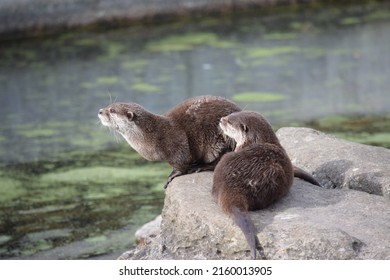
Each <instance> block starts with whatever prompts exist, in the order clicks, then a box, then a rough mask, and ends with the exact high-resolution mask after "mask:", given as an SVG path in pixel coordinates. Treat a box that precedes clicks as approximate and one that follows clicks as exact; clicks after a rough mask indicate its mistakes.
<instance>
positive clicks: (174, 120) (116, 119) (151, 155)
mask: <svg viewBox="0 0 390 280" xmlns="http://www.w3.org/2000/svg"><path fill="white" fill-rule="evenodd" d="M240 110H241V109H240V107H238V106H237V105H236V104H235V103H233V102H231V101H229V100H227V99H225V98H223V97H217V96H199V97H194V98H190V99H187V100H185V101H183V102H182V103H180V104H178V105H177V106H175V107H174V108H172V109H171V110H170V111H169V112H168V113H166V114H164V115H157V114H153V113H151V112H149V111H147V110H146V109H145V108H143V107H142V106H140V105H138V104H136V103H113V104H111V105H109V106H107V107H106V108H104V109H100V111H99V114H98V116H99V118H100V120H101V123H102V124H103V125H104V126H107V127H109V128H112V129H113V130H115V131H117V132H119V134H121V135H122V136H123V138H125V140H126V141H127V142H128V143H129V145H130V146H131V147H133V148H134V150H136V151H137V152H138V153H139V154H140V155H141V156H142V157H144V158H145V159H147V160H151V161H154V160H161V161H166V162H168V163H169V165H171V166H172V168H173V170H172V173H171V174H170V175H169V177H168V179H167V181H166V183H165V185H164V187H165V188H166V187H167V186H168V184H169V183H170V182H171V181H172V180H173V179H174V178H175V177H177V176H180V175H183V174H188V173H193V172H199V171H206V170H210V171H212V170H213V169H214V167H215V165H216V163H217V162H218V160H219V159H220V157H221V156H222V155H223V154H224V153H226V152H229V151H232V150H234V147H235V143H234V141H233V140H232V139H230V138H229V137H226V136H225V135H224V134H223V133H222V131H221V130H220V128H219V125H218V124H219V121H220V119H221V118H222V117H225V116H227V115H229V114H231V113H233V112H237V111H240Z"/></svg>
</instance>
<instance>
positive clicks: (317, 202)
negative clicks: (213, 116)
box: [121, 128, 390, 259]
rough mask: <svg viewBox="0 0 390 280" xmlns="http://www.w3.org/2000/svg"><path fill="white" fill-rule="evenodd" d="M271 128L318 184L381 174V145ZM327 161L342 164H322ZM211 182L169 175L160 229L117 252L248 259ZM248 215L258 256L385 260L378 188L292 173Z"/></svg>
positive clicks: (383, 208) (389, 250)
mask: <svg viewBox="0 0 390 280" xmlns="http://www.w3.org/2000/svg"><path fill="white" fill-rule="evenodd" d="M278 135H279V137H280V139H281V142H282V143H283V145H285V147H286V149H287V151H288V153H289V154H290V155H292V158H293V159H294V161H295V163H296V164H297V165H299V166H302V167H305V168H307V170H309V171H313V170H314V171H315V175H317V177H318V178H319V179H320V181H321V182H322V183H323V184H324V183H327V181H326V180H329V181H331V182H336V184H335V185H336V187H341V186H344V185H345V182H348V179H346V178H350V177H351V176H348V174H349V171H351V172H357V171H359V170H364V171H365V173H362V175H361V176H363V177H364V174H368V173H372V172H373V173H372V174H373V175H370V176H372V177H367V179H364V180H362V182H363V183H362V184H366V185H367V186H370V182H374V184H376V183H377V182H378V181H379V180H382V181H380V182H388V180H389V177H388V176H387V175H386V174H388V173H386V166H380V165H381V164H383V163H384V162H385V157H386V155H388V152H389V151H388V150H386V149H380V148H376V147H369V146H364V145H359V144H355V143H351V142H348V141H344V140H338V139H335V138H333V137H331V136H328V135H325V134H322V133H318V132H316V131H313V130H308V129H293V128H286V129H282V130H280V131H279V132H278ZM302 139H305V140H304V142H303V140H302ZM301 142H302V145H300V144H301ZM304 143H305V144H304ZM293 144H294V145H295V146H294V145H293ZM311 146H313V147H311ZM315 146H317V149H315ZM295 147H296V148H295ZM291 149H292V150H291ZM295 149H297V150H295ZM306 149H307V150H306ZM321 151H322V152H321ZM368 155H370V156H368ZM359 156H362V157H363V158H360V160H359ZM377 157H379V158H377ZM382 157H384V158H383V161H382V160H381V158H382ZM370 158H372V160H370ZM374 159H376V160H374ZM345 162H348V164H346V163H345ZM375 162H376V163H377V165H374V163H375ZM298 163H299V164H298ZM335 163H344V164H345V165H343V166H344V168H340V167H334V169H332V168H328V167H329V166H333V165H331V164H335ZM301 164H302V165H301ZM366 164H367V165H366ZM387 166H388V165H387ZM347 167H348V168H347ZM356 168H358V170H357V171H356ZM354 170H355V171H354ZM344 173H345V175H343V174H344ZM322 174H326V176H327V177H325V176H324V175H322ZM353 174H356V173H353ZM375 174H381V176H380V177H379V178H376V177H375V176H374V175H375ZM363 177H359V178H363ZM355 181H356V179H355ZM355 184H356V185H358V183H357V182H356V183H355ZM383 184H385V183H383ZM211 186H212V173H211V172H203V173H198V174H191V175H186V176H181V177H177V178H175V179H174V180H173V182H172V183H171V185H170V186H169V187H168V189H167V191H166V198H165V205H164V209H163V213H162V224H161V233H160V235H158V237H156V238H154V239H149V240H148V241H147V242H146V244H145V245H143V246H139V247H137V248H136V249H135V250H133V251H131V252H127V253H125V254H124V255H123V256H121V259H249V258H250V255H249V248H248V246H247V244H246V241H245V238H244V236H243V234H242V232H241V231H240V230H239V228H238V227H237V226H235V225H234V223H233V222H232V220H231V219H230V218H229V217H228V216H226V215H225V214H223V213H222V211H221V210H220V209H219V207H218V206H217V205H216V204H215V203H214V202H213V200H212V197H211V193H210V192H211ZM251 218H252V219H253V221H254V222H255V225H256V227H257V230H258V238H259V241H260V244H261V246H262V248H263V252H262V255H263V257H264V258H266V259H390V223H389V221H390V201H389V200H388V198H384V197H382V196H379V195H372V194H369V193H366V192H362V191H356V190H352V189H347V188H342V189H327V188H319V187H317V186H313V185H311V184H309V183H307V182H305V181H302V180H300V179H295V181H294V184H293V186H292V188H291V191H290V193H289V194H288V195H287V196H286V197H284V198H283V199H281V200H280V201H278V202H277V203H275V204H273V205H272V206H271V207H269V208H267V209H265V210H260V211H256V212H251Z"/></svg>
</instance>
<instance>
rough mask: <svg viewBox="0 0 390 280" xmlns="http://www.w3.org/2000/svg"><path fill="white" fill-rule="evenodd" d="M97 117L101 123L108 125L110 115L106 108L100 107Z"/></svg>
mask: <svg viewBox="0 0 390 280" xmlns="http://www.w3.org/2000/svg"><path fill="white" fill-rule="evenodd" d="M98 117H99V119H100V121H101V122H102V124H103V125H105V126H110V116H109V113H108V111H107V109H100V110H99V113H98Z"/></svg>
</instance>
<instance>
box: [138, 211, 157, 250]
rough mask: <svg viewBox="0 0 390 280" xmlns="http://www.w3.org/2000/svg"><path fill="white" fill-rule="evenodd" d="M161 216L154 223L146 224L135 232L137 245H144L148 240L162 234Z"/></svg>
mask: <svg viewBox="0 0 390 280" xmlns="http://www.w3.org/2000/svg"><path fill="white" fill-rule="evenodd" d="M161 220H162V218H161V215H158V216H157V217H156V218H155V219H154V220H153V221H150V222H149V223H146V224H145V225H143V226H142V227H141V228H140V229H138V230H137V231H136V232H135V240H136V243H137V244H140V245H142V244H144V243H145V240H146V239H147V238H153V237H156V236H157V235H158V234H159V233H160V224H161Z"/></svg>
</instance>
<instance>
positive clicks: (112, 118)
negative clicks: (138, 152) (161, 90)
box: [98, 103, 142, 134]
mask: <svg viewBox="0 0 390 280" xmlns="http://www.w3.org/2000/svg"><path fill="white" fill-rule="evenodd" d="M141 108H142V107H141V106H139V105H138V104H135V103H113V104H110V105H108V106H107V107H106V108H103V109H100V110H99V114H98V117H99V119H100V121H101V123H102V124H103V125H104V126H107V127H109V128H112V129H114V130H116V131H117V132H119V133H121V134H124V133H127V132H129V129H130V130H131V128H132V127H133V126H134V121H135V119H136V117H137V111H139V110H140V109H141Z"/></svg>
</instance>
